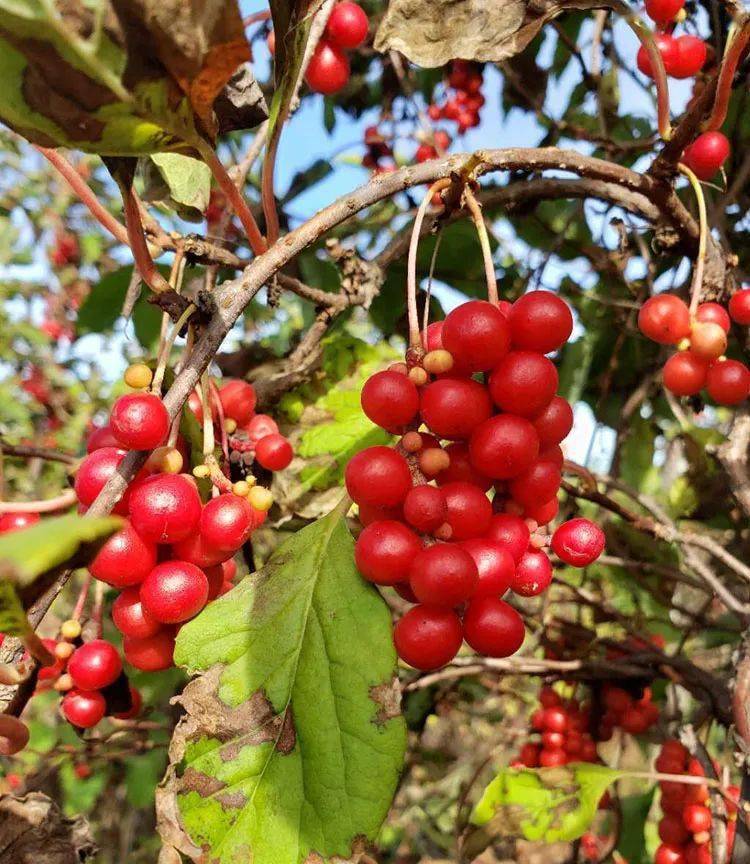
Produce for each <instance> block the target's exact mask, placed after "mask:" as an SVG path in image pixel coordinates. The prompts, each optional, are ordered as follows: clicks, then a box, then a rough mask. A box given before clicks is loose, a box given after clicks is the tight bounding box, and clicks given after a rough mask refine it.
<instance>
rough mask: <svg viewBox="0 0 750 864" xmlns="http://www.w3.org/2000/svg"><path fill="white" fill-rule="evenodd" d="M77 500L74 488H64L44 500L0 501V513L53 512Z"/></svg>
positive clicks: (71, 504) (69, 505) (70, 505)
mask: <svg viewBox="0 0 750 864" xmlns="http://www.w3.org/2000/svg"><path fill="white" fill-rule="evenodd" d="M77 500H78V499H77V498H76V493H75V490H73V489H66V490H65V491H64V492H61V493H60V494H59V495H56V496H55V497H54V498H47V499H46V500H44V501H0V513H53V512H54V511H55V510H65V509H66V508H67V507H72V506H73V505H74V504H75V503H76V501H77Z"/></svg>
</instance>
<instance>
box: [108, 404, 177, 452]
mask: <svg viewBox="0 0 750 864" xmlns="http://www.w3.org/2000/svg"><path fill="white" fill-rule="evenodd" d="M109 425H110V428H111V430H112V434H113V435H114V436H115V438H117V440H118V441H119V442H120V446H121V447H124V448H125V449H127V450H153V449H154V447H158V446H159V445H160V444H162V443H163V442H164V441H165V440H166V438H167V435H168V434H169V414H168V413H167V409H166V407H165V406H164V403H163V402H162V401H161V399H160V398H159V397H158V396H157V395H156V394H155V393H126V394H125V396H120V398H119V399H118V400H117V401H116V402H115V404H114V405H113V406H112V413H111V414H110V415H109Z"/></svg>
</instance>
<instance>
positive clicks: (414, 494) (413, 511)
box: [404, 471, 448, 534]
mask: <svg viewBox="0 0 750 864" xmlns="http://www.w3.org/2000/svg"><path fill="white" fill-rule="evenodd" d="M441 473H443V474H444V473H445V472H444V471H443V472H441ZM447 517H448V505H447V504H446V502H445V495H444V494H443V492H442V490H440V489H437V488H436V487H435V486H427V485H422V486H415V487H414V488H413V489H410V490H409V492H408V493H407V495H406V498H404V519H406V521H407V522H408V523H409V524H410V525H411V526H412V527H413V528H416V529H417V531H421V532H423V533H425V534H431V533H432V532H433V531H435V529H437V528H439V527H440V526H441V525H442V524H443V523H444V522H445V520H446V519H447Z"/></svg>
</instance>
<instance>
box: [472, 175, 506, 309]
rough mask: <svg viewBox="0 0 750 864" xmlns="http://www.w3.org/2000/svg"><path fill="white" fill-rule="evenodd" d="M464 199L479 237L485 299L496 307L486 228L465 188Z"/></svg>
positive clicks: (492, 266)
mask: <svg viewBox="0 0 750 864" xmlns="http://www.w3.org/2000/svg"><path fill="white" fill-rule="evenodd" d="M464 199H465V200H466V206H467V207H468V208H469V212H470V213H471V218H472V219H473V220H474V225H475V226H476V229H477V234H478V235H479V245H480V246H481V247H482V258H483V259H484V276H485V279H486V280H487V299H488V300H489V301H490V303H492V305H493V306H497V305H498V304H499V302H500V297H499V296H498V293H497V277H496V276H495V264H494V262H493V260H492V248H491V246H490V237H489V234H488V233H487V226H486V225H485V223H484V217H483V216H482V208H481V207H480V205H479V202H478V201H477V199H476V196H475V195H474V193H473V192H472V191H471V189H470V188H469V187H468V186H467V187H466V188H465V189H464Z"/></svg>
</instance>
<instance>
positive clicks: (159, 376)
mask: <svg viewBox="0 0 750 864" xmlns="http://www.w3.org/2000/svg"><path fill="white" fill-rule="evenodd" d="M195 310H196V307H195V306H194V305H193V304H192V303H191V304H190V305H189V306H188V307H187V308H186V309H185V311H184V312H183V313H182V315H180V317H179V318H178V319H177V322H176V323H175V325H174V327H173V328H172V330H171V332H170V334H169V336H167V338H166V339H165V340H164V344H163V345H162V348H161V351H160V352H159V358H158V360H157V364H156V372H154V380H153V381H152V382H151V392H152V393H156V395H157V396H158V395H160V394H161V385H162V383H163V381H164V373H165V371H166V368H167V363H168V361H169V355H170V352H171V351H172V346H173V345H174V343H175V339H177V337H178V336H179V334H180V330H182V328H183V327H184V326H185V324H187V322H188V320H189V318H190V316H191V315H192V314H193V312H195Z"/></svg>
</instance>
